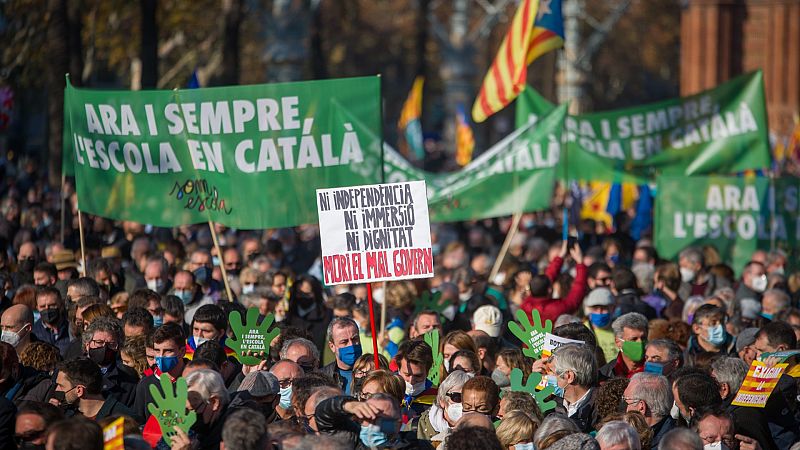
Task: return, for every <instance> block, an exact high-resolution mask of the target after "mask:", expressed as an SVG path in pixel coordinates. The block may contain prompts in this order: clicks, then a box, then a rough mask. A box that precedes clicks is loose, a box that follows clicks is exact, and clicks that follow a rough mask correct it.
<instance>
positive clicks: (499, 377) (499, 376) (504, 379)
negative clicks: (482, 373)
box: [492, 369, 511, 388]
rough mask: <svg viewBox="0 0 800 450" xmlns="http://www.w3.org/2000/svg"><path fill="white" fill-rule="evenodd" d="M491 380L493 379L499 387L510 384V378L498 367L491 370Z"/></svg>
mask: <svg viewBox="0 0 800 450" xmlns="http://www.w3.org/2000/svg"><path fill="white" fill-rule="evenodd" d="M492 381H494V383H495V384H496V385H497V387H499V388H504V387H508V386H511V380H510V379H509V378H508V375H506V374H504V373H503V372H501V371H500V369H494V370H493V371H492Z"/></svg>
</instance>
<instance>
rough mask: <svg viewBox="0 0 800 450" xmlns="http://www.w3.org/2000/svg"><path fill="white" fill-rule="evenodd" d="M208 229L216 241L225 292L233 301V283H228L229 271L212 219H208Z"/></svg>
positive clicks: (215, 246)
mask: <svg viewBox="0 0 800 450" xmlns="http://www.w3.org/2000/svg"><path fill="white" fill-rule="evenodd" d="M208 229H209V230H211V239H212V240H213V241H214V248H215V249H217V257H218V258H219V268H220V270H222V281H223V282H224V283H225V293H226V294H227V295H228V301H229V302H232V301H233V294H232V293H231V285H230V284H229V283H228V271H227V270H225V259H224V258H223V257H222V250H220V248H219V239H217V230H216V229H215V227H214V222H213V221H212V220H211V219H208Z"/></svg>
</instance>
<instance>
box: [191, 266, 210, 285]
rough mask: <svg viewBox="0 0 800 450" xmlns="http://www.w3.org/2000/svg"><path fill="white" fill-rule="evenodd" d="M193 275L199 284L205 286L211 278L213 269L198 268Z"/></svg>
mask: <svg viewBox="0 0 800 450" xmlns="http://www.w3.org/2000/svg"><path fill="white" fill-rule="evenodd" d="M193 273H194V279H195V281H196V282H197V283H198V284H205V283H206V282H207V281H208V280H209V278H211V269H209V268H208V267H206V266H202V267H198V268H197V269H195V270H194V272H193Z"/></svg>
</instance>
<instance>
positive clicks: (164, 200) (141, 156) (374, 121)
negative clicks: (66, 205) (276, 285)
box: [64, 77, 381, 229]
mask: <svg viewBox="0 0 800 450" xmlns="http://www.w3.org/2000/svg"><path fill="white" fill-rule="evenodd" d="M380 116H381V114H380V80H379V78H378V77H364V78H349V79H339V80H323V81H311V82H300V83H282V84H269V85H254V86H231V87H220V88H205V89H189V90H174V91H138V92H131V91H101V90H87V89H76V88H73V87H72V86H68V87H67V89H66V92H65V125H68V132H65V133H64V137H65V139H64V152H65V153H66V156H65V157H64V161H65V167H64V171H65V173H67V174H71V173H74V175H75V179H76V185H77V186H76V187H77V192H78V198H79V206H80V209H81V210H83V211H85V212H89V213H92V214H96V215H99V216H104V217H109V218H113V219H118V220H134V221H137V222H143V223H149V224H153V225H157V226H177V225H183V224H190V223H200V222H206V221H208V220H213V221H215V222H219V223H223V224H225V225H228V226H231V227H235V228H242V229H258V228H273V227H286V226H295V225H299V224H304V223H315V222H316V221H317V214H316V210H315V208H313V205H314V204H315V198H314V192H315V190H316V189H318V188H330V187H340V186H349V185H359V184H374V183H379V182H381V174H380V171H375V170H370V168H374V167H375V162H376V161H380V158H381V147H380V143H381V138H380V136H381V124H380ZM351 118H352V119H353V120H352V121H351V120H350V119H351ZM71 166H72V167H73V170H70V167H71ZM378 167H379V166H378ZM309 206H311V207H309Z"/></svg>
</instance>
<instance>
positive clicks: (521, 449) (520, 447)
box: [514, 442, 536, 450]
mask: <svg viewBox="0 0 800 450" xmlns="http://www.w3.org/2000/svg"><path fill="white" fill-rule="evenodd" d="M514 450H536V447H534V446H533V442H525V443H524V444H523V443H519V444H514Z"/></svg>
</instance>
